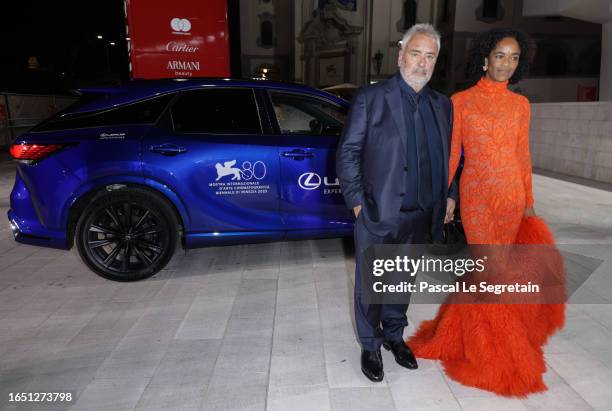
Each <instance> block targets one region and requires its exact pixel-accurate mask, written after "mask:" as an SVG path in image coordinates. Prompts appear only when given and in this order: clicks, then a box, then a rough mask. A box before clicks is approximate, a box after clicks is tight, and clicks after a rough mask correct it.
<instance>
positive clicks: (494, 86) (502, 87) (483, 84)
mask: <svg viewBox="0 0 612 411" xmlns="http://www.w3.org/2000/svg"><path fill="white" fill-rule="evenodd" d="M476 86H477V87H478V88H480V89H481V90H484V91H489V92H501V91H506V90H508V80H506V81H493V80H491V79H489V78H488V77H487V76H482V77H481V78H480V80H478V83H477V84H476Z"/></svg>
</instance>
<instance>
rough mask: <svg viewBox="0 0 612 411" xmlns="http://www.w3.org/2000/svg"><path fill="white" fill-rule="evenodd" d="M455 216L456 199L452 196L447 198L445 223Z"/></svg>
mask: <svg viewBox="0 0 612 411" xmlns="http://www.w3.org/2000/svg"><path fill="white" fill-rule="evenodd" d="M453 218H455V200H453V199H452V198H450V197H449V198H447V199H446V215H445V216H444V224H448V223H450V222H451V221H453Z"/></svg>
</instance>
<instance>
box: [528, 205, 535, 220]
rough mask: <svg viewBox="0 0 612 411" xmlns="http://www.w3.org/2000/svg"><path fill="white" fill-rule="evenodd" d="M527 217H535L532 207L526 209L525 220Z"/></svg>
mask: <svg viewBox="0 0 612 411" xmlns="http://www.w3.org/2000/svg"><path fill="white" fill-rule="evenodd" d="M527 217H536V212H535V210H534V209H533V207H528V208H526V209H525V218H527Z"/></svg>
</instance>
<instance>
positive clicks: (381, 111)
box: [336, 76, 457, 239]
mask: <svg viewBox="0 0 612 411" xmlns="http://www.w3.org/2000/svg"><path fill="white" fill-rule="evenodd" d="M398 81H401V80H398V77H397V76H394V77H392V78H390V79H388V80H385V81H382V82H379V83H376V84H374V85H372V86H368V87H365V88H362V89H360V90H359V92H358V93H357V94H356V95H355V98H354V100H353V103H352V105H351V109H350V111H349V114H348V117H347V120H346V122H345V125H344V130H343V133H342V137H341V140H340V144H339V145H338V151H337V155H336V172H337V174H338V178H339V180H340V186H341V188H342V194H343V195H344V200H345V201H346V204H347V205H348V207H349V208H351V209H352V208H353V207H355V206H358V205H361V206H362V209H361V213H360V214H359V217H358V218H359V219H362V220H361V221H362V222H363V224H364V225H365V227H366V228H367V229H368V230H369V231H370V232H371V233H373V234H375V235H379V236H385V235H386V234H388V233H389V232H390V231H391V230H392V229H393V227H394V225H395V224H396V222H397V218H398V216H399V213H400V208H401V204H402V196H403V195H404V194H405V193H404V191H405V188H406V185H407V179H406V173H407V168H406V163H407V159H406V139H407V130H406V127H407V125H406V119H405V117H404V111H403V110H402V100H401V99H402V96H401V91H400V85H399V83H398ZM428 95H429V100H430V103H431V106H432V108H433V112H434V116H435V118H436V121H435V124H425V127H438V130H439V135H440V137H441V139H442V151H443V159H444V164H442V165H440V166H441V167H443V173H442V175H443V176H444V177H445V179H446V180H445V181H448V158H449V147H450V138H451V129H452V118H453V114H452V105H451V102H450V100H449V99H448V97H446V96H444V95H443V94H440V93H438V92H436V91H435V90H430V93H428ZM432 166H433V167H436V165H435V164H433V165H432ZM443 191H444V193H443V194H444V196H443V197H442V198H440V199H439V200H440V201H438V202H437V203H438V205H437V206H436V207H435V208H434V210H433V216H432V224H431V227H432V230H431V231H432V232H431V234H432V238H433V239H441V238H442V229H443V226H444V215H445V214H446V201H445V200H446V198H447V197H452V198H455V199H456V197H457V190H456V184H455V182H454V181H453V184H451V186H450V188H449V187H448V186H447V184H444V190H443Z"/></svg>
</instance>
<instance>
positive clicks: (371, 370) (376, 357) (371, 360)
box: [361, 350, 385, 382]
mask: <svg viewBox="0 0 612 411" xmlns="http://www.w3.org/2000/svg"><path fill="white" fill-rule="evenodd" d="M361 371H362V372H363V374H364V375H365V376H366V377H368V378H369V379H370V381H374V382H381V381H382V380H383V377H384V376H385V373H384V372H383V363H382V355H380V350H376V351H367V350H361Z"/></svg>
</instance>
